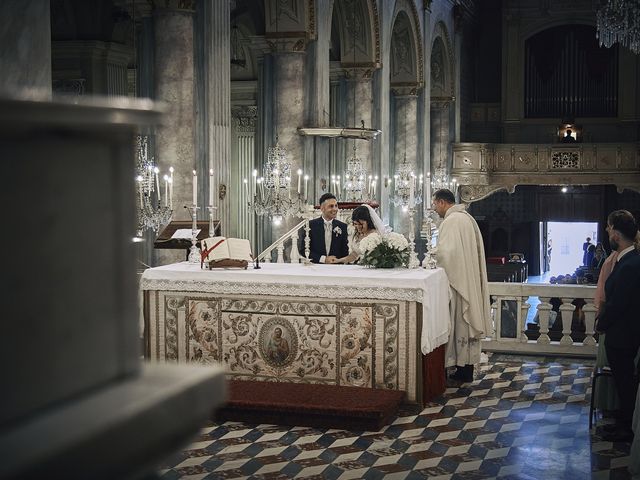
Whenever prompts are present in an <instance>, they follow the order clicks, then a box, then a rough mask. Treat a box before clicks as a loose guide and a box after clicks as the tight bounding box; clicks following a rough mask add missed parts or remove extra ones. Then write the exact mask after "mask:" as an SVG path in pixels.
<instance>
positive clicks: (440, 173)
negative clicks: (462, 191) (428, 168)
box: [431, 167, 458, 195]
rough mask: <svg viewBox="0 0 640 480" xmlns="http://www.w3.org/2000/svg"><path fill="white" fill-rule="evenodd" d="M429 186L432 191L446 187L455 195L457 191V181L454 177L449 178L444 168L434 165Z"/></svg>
mask: <svg viewBox="0 0 640 480" xmlns="http://www.w3.org/2000/svg"><path fill="white" fill-rule="evenodd" d="M431 188H432V189H433V191H434V192H435V191H436V190H440V189H442V188H446V189H447V190H451V191H452V192H453V194H454V195H456V194H457V193H458V181H457V180H456V179H455V178H449V174H448V173H447V169H446V168H444V167H436V169H435V172H434V175H433V178H432V179H431Z"/></svg>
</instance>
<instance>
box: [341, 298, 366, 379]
mask: <svg viewBox="0 0 640 480" xmlns="http://www.w3.org/2000/svg"><path fill="white" fill-rule="evenodd" d="M340 327H341V330H342V332H341V341H340V347H341V348H340V352H341V353H340V367H341V370H342V378H343V381H344V383H345V384H347V385H355V386H360V387H361V386H370V384H371V368H372V358H371V353H372V343H371V342H372V332H373V321H372V313H371V307H369V306H366V307H356V306H351V305H346V306H342V307H341V308H340Z"/></svg>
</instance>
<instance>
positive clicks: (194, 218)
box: [185, 205, 211, 263]
mask: <svg viewBox="0 0 640 480" xmlns="http://www.w3.org/2000/svg"><path fill="white" fill-rule="evenodd" d="M185 208H188V209H189V215H191V247H189V257H188V258H187V260H188V261H189V263H200V252H199V251H198V247H196V243H197V242H198V210H199V209H200V207H197V206H196V205H191V206H190V207H189V206H186V205H185ZM209 233H211V226H209Z"/></svg>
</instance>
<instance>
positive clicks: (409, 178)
mask: <svg viewBox="0 0 640 480" xmlns="http://www.w3.org/2000/svg"><path fill="white" fill-rule="evenodd" d="M393 182H394V185H395V191H394V194H393V196H391V197H390V198H389V201H390V202H391V203H392V204H393V205H394V206H396V207H402V210H403V211H405V212H406V211H408V210H409V209H411V208H414V207H415V206H416V205H419V204H420V203H422V175H420V177H416V175H415V173H413V170H412V169H411V165H409V164H408V163H407V154H406V153H405V155H404V159H403V160H402V163H401V164H400V166H399V167H398V171H397V172H396V174H395V175H394V176H393Z"/></svg>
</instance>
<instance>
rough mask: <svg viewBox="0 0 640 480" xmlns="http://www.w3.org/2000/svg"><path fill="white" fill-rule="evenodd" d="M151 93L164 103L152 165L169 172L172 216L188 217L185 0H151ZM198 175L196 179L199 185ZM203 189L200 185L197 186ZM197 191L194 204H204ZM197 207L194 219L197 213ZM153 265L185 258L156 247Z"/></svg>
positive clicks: (191, 163) (188, 26)
mask: <svg viewBox="0 0 640 480" xmlns="http://www.w3.org/2000/svg"><path fill="white" fill-rule="evenodd" d="M154 7H155V8H154V11H153V15H154V17H153V20H154V33H155V68H154V72H155V82H154V83H155V93H156V95H155V96H156V99H158V100H161V101H163V102H165V104H166V109H167V114H166V116H165V118H164V120H165V121H164V123H163V124H162V125H161V126H159V127H158V128H157V130H156V132H157V135H156V163H157V164H158V167H159V168H160V171H161V172H165V171H167V170H168V169H169V167H171V166H172V167H173V168H174V169H175V172H174V175H173V220H189V219H190V218H191V217H190V216H189V212H188V210H187V209H185V208H183V207H184V206H185V205H191V204H192V203H193V202H192V185H193V174H192V171H193V170H194V169H195V152H194V127H195V112H194V101H193V97H194V83H193V82H194V66H193V14H194V4H193V2H189V1H177V0H175V1H159V0H158V1H156V2H154ZM202 181H203V178H202V175H201V176H199V183H200V185H202ZM201 189H202V188H201ZM201 198H202V195H201V196H200V198H199V199H198V204H199V206H200V207H203V204H202V200H201ZM202 215H203V214H202V210H200V215H199V217H201V218H204V217H202ZM158 257H159V258H158V263H160V264H163V263H170V262H174V261H181V260H184V252H183V251H182V250H176V251H173V250H161V251H158Z"/></svg>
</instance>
